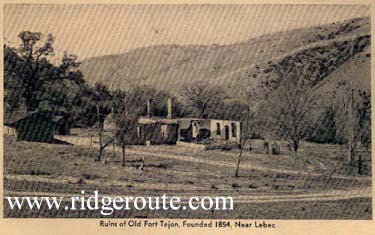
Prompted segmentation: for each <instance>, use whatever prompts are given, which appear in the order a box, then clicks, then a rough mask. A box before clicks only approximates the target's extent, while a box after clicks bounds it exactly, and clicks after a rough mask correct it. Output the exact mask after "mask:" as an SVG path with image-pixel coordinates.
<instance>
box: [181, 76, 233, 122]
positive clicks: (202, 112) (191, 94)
mask: <svg viewBox="0 0 375 235" xmlns="http://www.w3.org/2000/svg"><path fill="white" fill-rule="evenodd" d="M182 96H183V97H184V98H185V99H186V100H187V102H188V104H189V105H190V106H191V107H194V108H196V109H197V110H198V112H199V117H200V118H202V117H205V116H207V115H208V112H209V111H210V110H212V109H213V108H214V107H216V105H217V104H218V103H219V102H220V101H221V100H223V99H225V97H226V96H225V93H224V92H223V91H222V90H221V89H219V88H218V87H213V86H210V85H209V84H206V83H197V84H193V85H187V86H185V87H184V88H183V90H182Z"/></svg>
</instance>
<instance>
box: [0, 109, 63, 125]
mask: <svg viewBox="0 0 375 235" xmlns="http://www.w3.org/2000/svg"><path fill="white" fill-rule="evenodd" d="M36 117H40V118H44V119H46V120H49V121H51V122H54V123H58V122H60V121H61V120H63V119H64V116H60V115H59V116H55V115H53V113H52V112H50V111H34V112H29V113H24V112H13V113H10V114H6V115H4V124H5V125H8V126H15V125H16V124H17V123H18V122H19V121H21V120H24V119H28V118H36Z"/></svg>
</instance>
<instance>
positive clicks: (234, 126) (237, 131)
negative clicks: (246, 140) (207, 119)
mask: <svg viewBox="0 0 375 235" xmlns="http://www.w3.org/2000/svg"><path fill="white" fill-rule="evenodd" d="M218 124H219V125H220V131H219V132H218V131H217V129H218V128H217V125H218ZM225 126H227V128H228V132H229V133H228V134H229V135H228V140H226V139H225ZM233 134H234V135H233ZM240 136H241V124H240V122H238V121H228V120H211V137H212V138H213V139H214V140H216V141H218V142H221V141H223V142H224V141H228V142H235V143H240Z"/></svg>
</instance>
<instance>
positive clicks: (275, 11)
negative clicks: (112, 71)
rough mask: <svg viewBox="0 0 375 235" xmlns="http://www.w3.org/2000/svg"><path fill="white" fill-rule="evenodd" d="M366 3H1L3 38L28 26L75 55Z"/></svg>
mask: <svg viewBox="0 0 375 235" xmlns="http://www.w3.org/2000/svg"><path fill="white" fill-rule="evenodd" d="M369 11H370V10H369V6H366V5H250V4H249V5H186V4H185V5H108V4H104V5H97V4H90V5H88V4H87V5H79V4H72V5H69V4H56V5H54V4H44V5H37V4H6V5H5V8H4V37H5V40H6V41H8V43H10V44H12V45H18V44H19V43H20V42H19V40H18V38H17V35H18V34H19V32H21V31H23V30H29V31H34V32H41V33H43V34H48V33H52V35H53V36H54V37H55V38H56V42H55V50H56V52H57V56H59V55H62V53H63V51H67V52H69V53H73V54H76V55H78V57H79V59H81V60H82V59H86V58H89V57H95V56H102V55H109V54H119V53H124V52H127V51H129V50H132V49H135V48H139V47H146V46H151V45H160V44H181V45H186V44H202V45H210V44H214V43H216V44H232V43H236V42H241V41H246V40H248V39H250V38H253V37H257V36H260V35H263V34H268V33H273V32H278V31H285V30H289V29H294V28H301V27H309V26H316V25H320V24H327V23H332V22H337V21H342V20H345V19H349V18H355V17H362V16H368V15H369V14H370V12H369Z"/></svg>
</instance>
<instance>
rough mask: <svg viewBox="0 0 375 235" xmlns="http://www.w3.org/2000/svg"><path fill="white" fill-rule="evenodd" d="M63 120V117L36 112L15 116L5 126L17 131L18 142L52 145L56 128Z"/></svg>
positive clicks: (46, 112) (47, 112) (45, 112)
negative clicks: (47, 143)
mask: <svg viewBox="0 0 375 235" xmlns="http://www.w3.org/2000/svg"><path fill="white" fill-rule="evenodd" d="M62 119H63V117H62V116H55V115H53V113H52V112H49V111H35V112H31V113H28V114H24V115H21V116H19V115H17V116H13V117H12V118H11V119H9V120H6V121H5V122H4V124H5V125H7V126H9V127H12V128H15V129H16V132H17V134H16V135H17V140H23V141H33V142H49V143H51V142H53V140H54V133H55V128H56V127H57V126H58V123H59V121H61V120H62Z"/></svg>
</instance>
